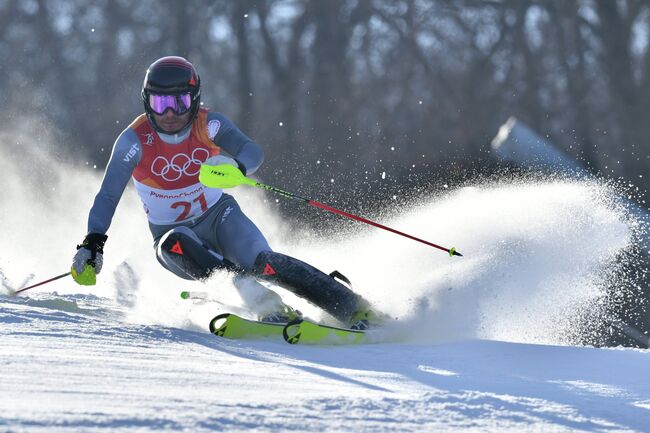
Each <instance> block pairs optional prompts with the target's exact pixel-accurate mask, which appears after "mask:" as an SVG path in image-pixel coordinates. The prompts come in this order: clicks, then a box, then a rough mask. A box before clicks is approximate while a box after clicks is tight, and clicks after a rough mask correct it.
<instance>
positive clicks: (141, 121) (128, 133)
mask: <svg viewBox="0 0 650 433" xmlns="http://www.w3.org/2000/svg"><path fill="white" fill-rule="evenodd" d="M148 124H149V122H148V120H147V116H146V115H145V114H142V115H140V116H138V117H136V118H135V120H133V122H131V124H130V125H129V126H127V127H126V128H124V130H123V131H122V132H121V133H120V135H118V137H117V139H116V140H115V144H114V145H113V155H114V156H117V157H119V158H120V159H121V160H123V161H124V162H126V163H132V162H137V161H139V160H140V157H141V156H142V143H143V142H146V141H147V140H149V141H153V131H152V130H151V128H148ZM143 140H144V141H143Z"/></svg>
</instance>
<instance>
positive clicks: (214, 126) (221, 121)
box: [199, 108, 236, 137]
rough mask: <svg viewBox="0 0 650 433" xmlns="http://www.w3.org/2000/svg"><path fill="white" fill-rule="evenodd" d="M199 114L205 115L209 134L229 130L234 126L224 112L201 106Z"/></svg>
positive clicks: (213, 134) (212, 134)
mask: <svg viewBox="0 0 650 433" xmlns="http://www.w3.org/2000/svg"><path fill="white" fill-rule="evenodd" d="M199 114H203V115H204V116H205V121H206V123H207V125H208V129H209V130H210V136H212V137H214V136H215V135H216V134H217V133H218V132H225V131H229V130H230V129H232V128H236V125H235V124H234V123H233V121H232V120H230V119H229V118H228V117H227V116H226V115H225V114H223V113H220V112H219V111H214V110H212V109H210V108H202V109H201V110H200V111H199Z"/></svg>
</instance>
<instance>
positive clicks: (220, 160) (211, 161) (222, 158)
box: [203, 155, 246, 176]
mask: <svg viewBox="0 0 650 433" xmlns="http://www.w3.org/2000/svg"><path fill="white" fill-rule="evenodd" d="M203 164H205V165H221V164H229V165H232V166H233V167H237V168H238V169H239V171H241V172H242V174H243V175H244V176H246V167H244V166H243V165H242V164H240V163H239V161H237V160H235V159H233V158H231V157H229V156H226V155H215V156H211V157H210V158H208V159H206V160H205V162H204V163H203Z"/></svg>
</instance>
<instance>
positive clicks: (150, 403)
mask: <svg viewBox="0 0 650 433" xmlns="http://www.w3.org/2000/svg"><path fill="white" fill-rule="evenodd" d="M39 162H42V163H43V164H42V165H39ZM20 164H21V163H20V162H18V161H13V160H11V158H2V159H1V160H0V173H3V176H6V178H5V186H7V190H6V191H5V192H6V193H5V194H4V195H3V196H2V197H1V198H0V206H1V207H0V209H2V214H1V217H2V218H1V224H0V243H1V247H2V248H1V249H0V251H2V253H1V255H0V271H1V272H2V273H1V274H0V280H1V282H2V289H1V290H2V293H4V294H3V295H0V338H1V342H2V344H0V365H1V366H2V371H1V373H0V408H1V411H0V431H7V432H96V431H106V432H109V431H110V432H136V431H137V432H146V431H187V432H202V431H233V432H240V431H255V432H281V431H301V432H311V431H318V432H321V431H322V432H348V431H355V432H366V431H367V432H422V431H477V432H478V431H481V432H483V431H513V432H521V431H545V432H546V431H552V432H555V431H576V430H577V431H650V379H648V372H649V371H650V367H649V366H650V352H649V351H647V350H641V349H631V348H600V349H599V348H593V347H582V346H577V345H575V341H576V340H575V337H576V335H575V326H574V325H575V321H576V320H578V319H579V318H580V317H583V315H584V312H585V311H587V310H589V311H590V310H592V309H594V308H598V307H599V306H600V305H601V304H600V303H599V299H600V297H601V296H602V291H603V289H604V285H605V282H606V281H608V279H611V278H613V275H615V274H614V273H612V269H613V266H615V264H616V263H617V260H618V258H619V257H620V254H621V252H622V251H624V250H626V249H628V248H630V245H631V244H632V243H633V242H635V235H634V233H635V231H637V230H639V227H638V223H637V222H635V221H633V220H630V219H629V218H627V217H626V216H625V212H624V210H623V209H622V208H621V206H620V205H618V204H617V201H616V199H615V197H614V195H613V193H612V192H611V191H610V190H609V189H608V188H607V187H606V186H603V185H600V184H598V183H589V182H584V181H559V180H556V181H547V182H520V183H501V184H485V185H477V186H476V187H472V188H462V189H457V190H455V191H451V192H450V193H448V194H447V195H444V196H440V197H436V198H431V199H429V200H424V201H421V202H419V203H416V204H414V205H413V206H411V207H408V208H403V209H401V210H400V211H399V212H397V213H395V214H393V215H392V216H386V217H385V218H383V219H382V220H381V221H380V222H382V223H384V224H387V225H390V226H391V227H395V228H396V229H398V230H402V231H405V232H407V233H410V234H413V235H415V236H418V237H422V238H424V239H427V240H430V241H432V242H435V243H438V244H441V245H444V246H447V247H451V246H455V247H456V248H457V249H458V250H459V251H460V252H462V253H463V255H464V257H462V258H458V257H454V258H450V257H448V256H447V255H445V254H444V253H441V252H439V251H437V250H433V249H431V248H429V247H426V246H424V245H420V244H417V243H415V242H412V241H409V240H407V239H404V238H401V237H398V236H395V235H394V234H391V233H385V232H382V231H379V230H377V229H374V228H370V227H365V226H363V227H362V226H360V227H359V230H358V232H356V233H354V234H353V235H351V234H349V233H346V234H343V233H342V234H341V235H340V236H336V235H334V236H332V235H328V236H327V237H325V236H319V235H318V234H317V233H316V234H314V233H313V232H311V231H307V230H305V229H303V228H301V227H297V226H295V224H294V223H292V224H291V225H288V224H287V223H286V221H284V220H282V219H281V218H280V217H279V216H278V215H277V212H276V211H275V208H274V202H273V201H272V200H267V199H265V198H264V197H263V196H262V195H261V193H259V192H257V191H255V190H250V189H248V190H247V189H244V188H243V187H242V189H237V190H235V191H233V194H234V195H235V196H236V198H237V199H238V201H239V202H240V204H241V205H242V207H243V209H244V211H245V212H246V213H247V214H248V215H249V216H250V217H251V218H252V219H253V220H254V221H255V222H256V223H257V224H258V225H259V226H260V227H261V229H262V231H263V232H264V233H265V234H266V235H267V236H268V238H269V241H270V243H271V245H272V246H273V247H274V248H275V249H276V250H277V251H280V252H286V253H289V254H292V255H294V256H296V257H299V258H301V259H303V260H305V261H308V262H310V263H312V264H314V265H315V266H317V267H319V268H321V269H323V270H326V271H331V270H333V269H338V270H340V271H341V272H343V273H344V274H346V275H347V276H348V277H349V278H350V279H351V280H352V282H353V284H354V287H355V289H356V290H357V291H359V292H360V293H362V294H363V295H364V296H366V297H367V298H368V299H370V300H371V301H373V302H374V303H375V304H376V305H377V306H378V307H379V308H380V309H382V310H383V311H386V312H387V313H389V314H390V315H391V316H392V317H394V318H396V320H394V321H391V323H390V324H389V325H388V326H387V327H386V331H385V332H386V338H387V340H388V341H387V342H384V343H380V344H372V345H364V346H350V347H347V346H346V347H334V346H331V347H308V346H292V345H288V344H286V343H284V342H283V341H269V340H266V341H229V340H224V339H220V338H218V337H215V336H212V335H210V334H209V333H208V332H207V323H208V321H209V319H210V318H211V317H212V316H214V315H216V314H218V313H221V312H223V311H233V310H237V311H244V312H246V309H245V306H243V305H242V303H241V299H240V298H239V296H238V294H237V292H236V290H235V289H234V287H233V286H232V284H231V283H230V276H229V275H227V274H219V275H216V276H215V277H214V278H213V279H212V280H211V281H210V282H209V283H208V284H205V285H202V284H199V283H193V282H187V281H184V280H181V279H179V278H177V277H175V276H173V275H172V274H170V273H169V272H167V271H165V270H164V269H162V268H161V267H160V266H159V265H158V264H157V263H156V260H155V258H154V256H153V250H152V247H151V237H150V235H149V234H148V231H147V226H146V221H145V217H144V214H143V212H142V211H141V209H140V205H139V204H138V203H137V200H136V197H135V194H134V193H133V192H132V191H130V190H127V191H126V192H125V195H124V197H123V200H122V203H121V204H120V207H119V208H118V212H117V214H116V216H115V219H114V224H113V226H112V227H111V230H110V231H109V239H108V243H107V246H106V249H105V265H104V270H103V271H102V273H101V274H100V275H99V277H98V280H99V281H98V284H97V286H94V287H88V288H85V287H81V286H77V285H76V284H74V283H73V282H72V281H71V280H70V279H69V278H66V279H62V280H59V281H55V282H52V283H49V284H46V285H44V286H41V287H38V288H36V289H33V290H30V291H28V292H25V293H24V294H22V295H20V296H17V297H16V296H9V293H10V290H11V289H12V288H13V289H16V288H19V287H23V286H25V285H28V284H33V283H36V282H38V281H41V280H44V279H47V278H49V277H52V276H55V275H59V274H61V273H63V272H65V271H66V270H67V269H68V267H69V264H70V260H71V257H72V255H73V254H74V251H75V245H76V244H77V243H79V242H80V241H81V239H82V238H83V235H84V234H85V219H86V216H87V211H88V209H89V207H90V205H91V203H92V199H93V197H94V193H95V192H96V189H97V187H98V185H99V182H100V178H99V177H98V176H97V174H95V173H92V172H88V173H86V172H83V171H82V172H79V171H78V170H76V171H72V170H70V169H69V168H67V167H63V168H61V167H58V166H56V167H54V168H53V167H52V165H51V164H49V163H48V161H34V159H33V158H32V159H31V160H30V164H35V165H36V166H39V167H42V168H41V171H40V172H39V173H40V176H35V177H28V178H25V177H22V176H19V175H18V174H19V172H20V171H21V170H23V169H24V167H21V165H20ZM47 170H50V171H47ZM71 173H77V174H74V175H72V174H71ZM44 177H45V178H47V179H48V182H47V184H46V185H43V183H42V178H44ZM15 179H19V180H20V181H15ZM38 179H41V180H40V181H39V180H38ZM278 186H280V187H283V185H278ZM129 189H130V188H129ZM332 204H333V205H336V203H332ZM303 211H304V210H303ZM313 211H314V212H317V210H313ZM332 218H338V217H336V216H332ZM616 275H618V274H616ZM618 277H620V275H619V276H618ZM609 283H611V281H609ZM181 290H201V291H207V292H208V293H209V295H210V298H211V299H212V301H209V302H196V301H187V300H182V299H180V297H179V293H180V291H181ZM280 293H281V295H282V296H283V298H284V299H285V301H286V302H288V303H291V304H292V305H295V306H296V307H298V308H300V309H301V310H303V311H304V312H305V313H306V314H307V315H309V316H310V317H313V318H315V319H321V318H324V317H322V316H321V313H320V312H319V311H318V310H317V309H315V308H314V307H312V306H310V305H308V304H306V303H304V302H303V301H302V300H299V299H296V298H295V297H294V296H293V295H291V294H289V293H287V292H284V291H280ZM242 309H243V310H242ZM324 319H326V318H324Z"/></svg>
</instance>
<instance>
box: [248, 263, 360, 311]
mask: <svg viewBox="0 0 650 433" xmlns="http://www.w3.org/2000/svg"><path fill="white" fill-rule="evenodd" d="M254 273H255V276H256V277H257V278H259V279H261V280H264V281H268V282H270V283H273V284H277V285H279V286H280V287H283V288H285V289H287V290H289V291H290V292H292V293H294V294H296V295H297V296H299V297H301V298H304V299H306V300H307V301H309V302H310V303H312V304H314V305H316V306H317V307H320V308H322V309H323V310H325V311H326V312H328V313H329V314H331V315H332V316H334V317H335V318H336V319H338V320H340V321H341V322H343V323H347V322H348V321H349V320H350V317H351V316H352V315H353V314H354V313H355V312H356V311H358V310H359V309H362V308H367V307H368V305H369V304H368V302H367V301H366V300H365V299H363V298H362V297H361V296H359V295H357V294H356V293H354V292H353V291H352V290H350V289H349V288H348V287H346V286H344V285H343V284H341V283H339V282H338V281H336V280H335V279H334V278H333V277H331V276H329V275H327V274H325V273H323V272H321V271H319V270H318V269H316V268H315V267H313V266H311V265H309V264H307V263H305V262H302V261H300V260H298V259H294V258H293V257H289V256H285V255H284V254H280V253H276V252H273V251H264V252H262V253H260V254H259V255H258V256H257V259H256V260H255V267H254Z"/></svg>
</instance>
